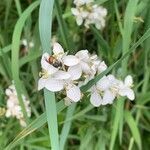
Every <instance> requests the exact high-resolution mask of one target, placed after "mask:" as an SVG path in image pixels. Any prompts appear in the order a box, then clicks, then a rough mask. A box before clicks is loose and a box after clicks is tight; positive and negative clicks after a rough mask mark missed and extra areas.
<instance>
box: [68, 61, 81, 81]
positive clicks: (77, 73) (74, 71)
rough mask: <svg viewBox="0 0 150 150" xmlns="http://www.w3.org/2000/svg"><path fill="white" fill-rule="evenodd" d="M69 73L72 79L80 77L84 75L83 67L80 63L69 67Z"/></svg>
mask: <svg viewBox="0 0 150 150" xmlns="http://www.w3.org/2000/svg"><path fill="white" fill-rule="evenodd" d="M68 73H69V74H70V75H71V79H72V80H77V79H79V78H80V77H81V75H82V69H81V66H80V64H78V65H75V66H72V67H69V68H68Z"/></svg>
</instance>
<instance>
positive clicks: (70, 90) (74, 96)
mask: <svg viewBox="0 0 150 150" xmlns="http://www.w3.org/2000/svg"><path fill="white" fill-rule="evenodd" d="M66 93H67V97H68V98H70V99H71V100H72V101H73V102H78V101H79V100H80V99H81V91H80V88H79V87H78V86H76V85H71V86H70V87H69V86H68V87H67V90H66Z"/></svg>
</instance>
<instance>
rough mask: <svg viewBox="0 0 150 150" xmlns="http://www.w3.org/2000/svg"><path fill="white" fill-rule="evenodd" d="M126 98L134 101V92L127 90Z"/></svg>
mask: <svg viewBox="0 0 150 150" xmlns="http://www.w3.org/2000/svg"><path fill="white" fill-rule="evenodd" d="M127 97H128V98H129V99H130V100H134V99H135V94H134V91H133V90H132V89H130V90H128V93H127Z"/></svg>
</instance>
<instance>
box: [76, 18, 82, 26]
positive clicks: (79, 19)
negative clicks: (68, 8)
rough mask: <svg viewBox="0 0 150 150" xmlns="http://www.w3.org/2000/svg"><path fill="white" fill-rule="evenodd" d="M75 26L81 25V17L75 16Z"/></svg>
mask: <svg viewBox="0 0 150 150" xmlns="http://www.w3.org/2000/svg"><path fill="white" fill-rule="evenodd" d="M76 22H77V25H79V26H80V25H81V24H82V23H83V18H82V17H81V16H77V18H76Z"/></svg>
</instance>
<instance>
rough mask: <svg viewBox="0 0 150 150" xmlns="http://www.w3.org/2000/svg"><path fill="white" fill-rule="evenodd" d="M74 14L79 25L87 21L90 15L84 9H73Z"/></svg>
mask: <svg viewBox="0 0 150 150" xmlns="http://www.w3.org/2000/svg"><path fill="white" fill-rule="evenodd" d="M71 12H72V14H73V15H74V16H75V17H76V22H77V25H79V26H80V25H81V24H82V23H83V21H84V19H86V17H87V16H88V15H89V12H88V11H85V10H83V9H82V8H81V9H80V8H71Z"/></svg>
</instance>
